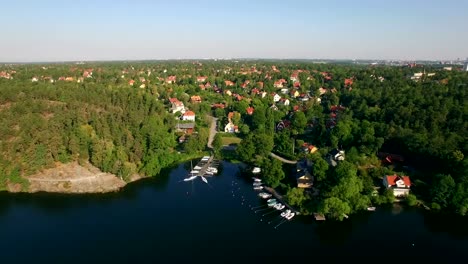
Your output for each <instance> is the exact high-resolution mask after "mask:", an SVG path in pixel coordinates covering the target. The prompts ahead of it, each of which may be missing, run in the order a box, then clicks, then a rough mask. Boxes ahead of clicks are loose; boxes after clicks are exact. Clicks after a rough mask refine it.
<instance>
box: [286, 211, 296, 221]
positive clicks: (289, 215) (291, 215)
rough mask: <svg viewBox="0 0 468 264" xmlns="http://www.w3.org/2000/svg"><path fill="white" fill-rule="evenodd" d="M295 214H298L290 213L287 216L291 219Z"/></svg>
mask: <svg viewBox="0 0 468 264" xmlns="http://www.w3.org/2000/svg"><path fill="white" fill-rule="evenodd" d="M295 215H296V214H295V213H290V214H288V215H287V216H286V217H285V218H286V219H288V220H291V219H292V218H293V217H294V216H295Z"/></svg>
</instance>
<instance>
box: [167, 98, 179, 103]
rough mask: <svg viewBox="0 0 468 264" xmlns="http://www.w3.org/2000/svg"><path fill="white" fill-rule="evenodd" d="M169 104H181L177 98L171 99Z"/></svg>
mask: <svg viewBox="0 0 468 264" xmlns="http://www.w3.org/2000/svg"><path fill="white" fill-rule="evenodd" d="M169 102H171V103H177V102H179V99H177V98H175V97H173V98H169Z"/></svg>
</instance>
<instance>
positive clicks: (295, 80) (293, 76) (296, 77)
mask: <svg viewBox="0 0 468 264" xmlns="http://www.w3.org/2000/svg"><path fill="white" fill-rule="evenodd" d="M298 76H299V74H298V73H293V74H291V76H290V77H289V79H290V80H291V81H293V82H297V81H299V77H298Z"/></svg>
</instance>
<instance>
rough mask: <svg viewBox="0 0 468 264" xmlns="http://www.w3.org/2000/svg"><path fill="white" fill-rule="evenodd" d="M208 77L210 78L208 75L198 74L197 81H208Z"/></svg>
mask: <svg viewBox="0 0 468 264" xmlns="http://www.w3.org/2000/svg"><path fill="white" fill-rule="evenodd" d="M206 79H208V77H206V76H198V77H197V82H204V81H206Z"/></svg>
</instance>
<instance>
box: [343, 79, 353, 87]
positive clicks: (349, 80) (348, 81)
mask: <svg viewBox="0 0 468 264" xmlns="http://www.w3.org/2000/svg"><path fill="white" fill-rule="evenodd" d="M344 84H345V85H346V86H351V85H353V79H345V80H344Z"/></svg>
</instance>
